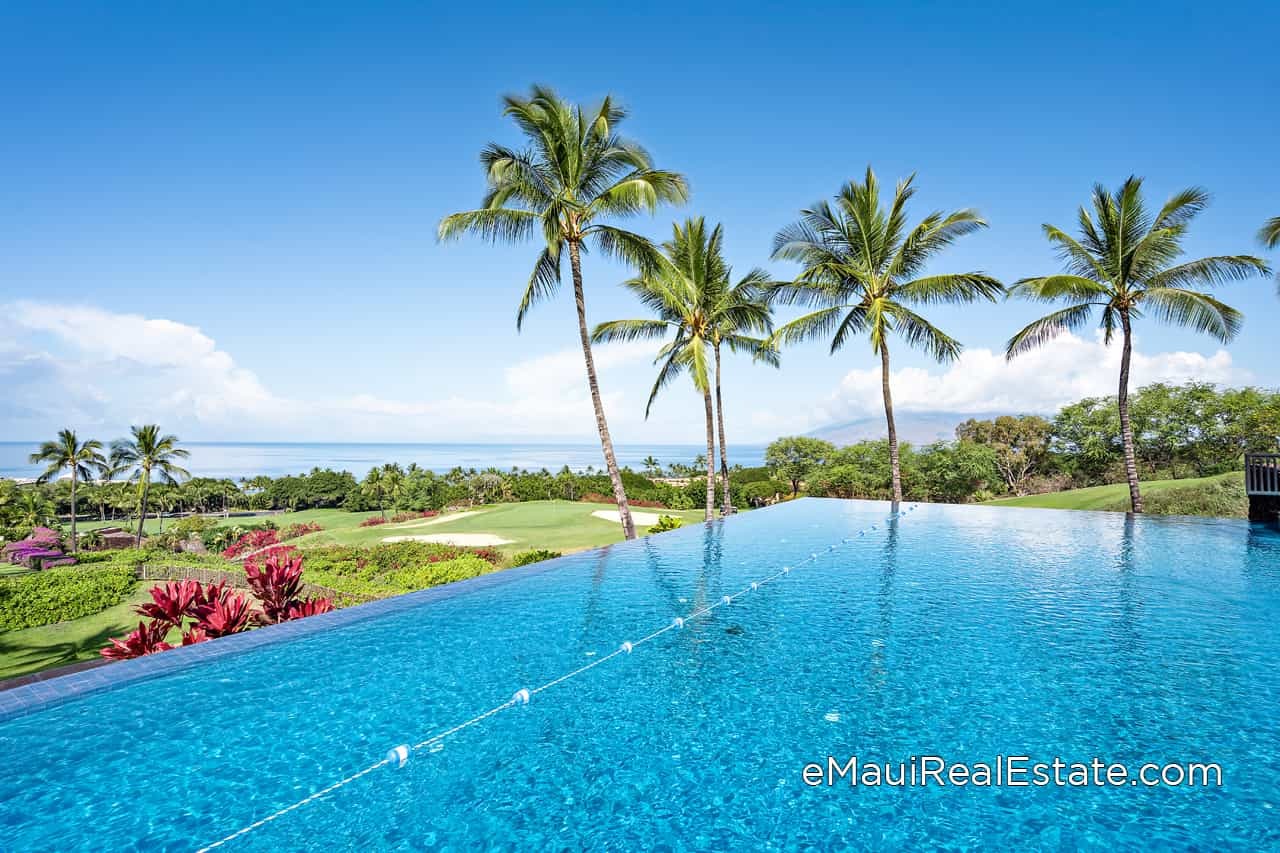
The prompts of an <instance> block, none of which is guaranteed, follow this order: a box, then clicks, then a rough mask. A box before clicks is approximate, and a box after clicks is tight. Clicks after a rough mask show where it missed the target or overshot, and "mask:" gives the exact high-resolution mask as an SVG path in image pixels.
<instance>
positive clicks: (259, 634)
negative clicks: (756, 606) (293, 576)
mask: <svg viewBox="0 0 1280 853" xmlns="http://www.w3.org/2000/svg"><path fill="white" fill-rule="evenodd" d="M798 500H811V499H810V498H800V499H798ZM797 502H798V501H797V500H792V501H786V502H783V503H781V504H775V505H774V506H785V505H787V504H794V503H797ZM769 509H773V507H772V506H770V507H761V508H760V509H758V510H752V512H751V513H733V514H731V515H729V516H728V517H723V518H717V519H715V520H714V521H711V522H705V521H704V522H698V523H694V524H688V525H685V526H684V527H681V528H677V529H676V530H673V531H668V532H667V533H664V534H657V535H672V534H675V535H680V534H681V533H682V532H683V533H686V534H687V533H688V532H690V531H694V530H698V531H701V530H704V529H705V528H706V526H707V525H708V524H713V525H716V524H724V523H725V522H726V521H728V520H729V519H732V518H739V517H744V516H750V515H751V514H753V513H756V512H760V511H763V510H769ZM647 538H648V536H640V537H637V538H636V539H634V540H631V541H633V542H643V541H644V540H645V539H647ZM629 544H630V543H629V542H627V541H623V542H615V543H613V544H610V545H602V546H600V547H599V548H589V549H586V550H584V551H575V552H573V553H572V554H565V555H564V556H561V557H556V558H554V559H551V560H543V561H541V562H538V563H530V564H529V565H527V566H515V567H513V568H510V569H501V570H499V571H496V572H490V573H489V574H485V575H480V576H478V577H474V578H468V579H466V580H461V581H454V582H453V583H447V584H443V585H442V586H436V587H431V588H430V589H421V590H417V591H416V592H408V593H405V594H403V595H396V596H392V597H390V598H383V599H379V600H378V601H370V602H367V603H365V604H357V605H355V606H353V607H344V608H342V609H340V610H333V611H330V612H328V613H321V614H318V615H316V616H308V617H307V618H305V619H294V620H292V621H289V622H281V623H279V624H276V625H265V626H263V627H261V628H256V629H254V630H252V631H245V632H243V633H240V634H232V635H231V636H228V637H219V638H217V639H215V640H208V641H206V642H203V643H196V644H195V645H191V646H178V647H177V648H174V649H169V650H168V651H164V652H160V653H158V654H152V655H144V656H143V657H139V658H132V659H130V660H123V661H117V662H113V663H110V664H107V665H103V664H101V663H99V662H97V661H87V662H86V661H82V662H79V663H77V664H72V665H71V666H68V667H60V668H59V669H60V670H63V671H62V672H60V673H58V674H53V673H50V674H49V675H47V676H46V677H44V678H35V676H39V675H40V673H33V674H31V676H18V677H19V678H26V677H32V678H34V680H33V681H31V682H29V683H25V684H20V685H17V686H14V687H11V688H9V689H7V690H0V722H4V721H7V720H10V719H13V718H14V717H21V716H25V715H26V714H30V713H34V712H37V711H44V710H47V709H49V708H52V707H54V706H56V705H61V704H63V703H66V702H69V701H72V700H75V699H79V698H82V697H84V696H87V695H89V694H91V693H96V692H99V691H103V690H107V689H110V688H114V687H119V686H121V685H124V684H129V683H131V682H135V681H144V680H147V679H151V678H158V677H161V676H164V675H169V674H171V673H175V672H179V671H181V670H184V669H188V668H190V667H193V666H195V665H197V664H200V663H204V662H206V661H209V660H213V659H216V658H222V657H229V656H234V655H238V654H244V653H246V652H249V651H252V650H254V649H257V648H260V647H262V646H269V645H275V644H277V643H284V642H288V641H291V640H296V639H299V638H301V637H305V636H308V635H311V634H317V633H320V632H322V631H326V630H329V629H331V628H337V627H340V626H343V625H349V624H352V623H355V622H364V621H367V620H370V619H377V618H381V617H383V616H388V615H391V614H393V613H399V612H401V611H404V610H410V609H413V608H415V607H419V606H421V605H423V604H427V603H429V602H432V601H444V600H447V599H450V598H456V597H457V596H459V595H467V594H469V593H473V592H477V591H479V590H482V589H488V588H491V587H495V586H500V585H502V584H506V583H511V582H513V581H516V580H519V579H521V578H527V577H532V576H534V575H539V574H543V573H546V572H550V571H555V570H556V569H558V568H560V567H561V566H562V565H563V563H564V561H567V560H575V559H580V558H581V557H582V556H583V555H584V554H600V553H602V552H608V551H610V550H612V549H615V548H620V547H626V546H628V545H629ZM85 664H90V665H88V666H85ZM72 667H77V670H76V671H74V672H66V671H65V670H69V669H71V668H72ZM80 667H83V668H80Z"/></svg>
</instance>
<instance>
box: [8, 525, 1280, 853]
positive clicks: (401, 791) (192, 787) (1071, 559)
mask: <svg viewBox="0 0 1280 853" xmlns="http://www.w3.org/2000/svg"><path fill="white" fill-rule="evenodd" d="M888 512H889V507H888V505H887V504H880V503H873V502H862V501H819V500H804V501H798V502H795V503H791V504H787V505H783V506H779V507H775V508H772V509H769V510H763V511H759V512H752V513H747V514H743V515H741V516H738V517H735V518H732V519H730V520H729V521H727V522H724V523H719V524H716V525H712V526H710V527H707V528H702V527H693V528H685V529H682V530H679V531H676V532H674V533H670V534H663V535H661V536H656V537H651V538H649V539H645V540H641V541H638V542H634V543H628V544H625V545H621V546H616V547H614V548H611V549H606V550H602V551H596V552H587V553H583V554H579V555H575V556H571V557H568V558H565V559H564V560H561V561H559V562H558V563H556V564H555V565H554V566H552V567H551V568H550V569H549V570H543V571H532V572H525V573H520V572H516V573H512V574H510V575H508V576H507V577H506V578H505V579H504V581H505V582H503V583H500V584H495V585H491V586H487V587H484V588H475V587H472V588H470V589H468V588H467V587H465V586H464V587H460V589H461V590H462V592H461V593H460V594H458V595H456V596H453V597H451V598H448V599H446V600H441V601H435V602H432V603H430V604H424V605H423V606H421V607H417V608H413V609H410V610H407V611H404V612H400V613H396V614H390V615H385V616H381V617H378V618H373V619H369V620H367V621H363V622H359V623H355V624H352V625H348V626H345V627H341V628H337V629H334V630H332V631H326V632H323V633H319V634H313V635H310V636H306V637H303V638H300V639H294V640H290V641H289V642H286V643H281V644H276V645H271V646H267V647H263V648H259V649H256V650H254V651H251V652H246V653H244V654H239V655H235V656H228V657H224V658H220V659H216V660H213V661H211V662H207V663H203V664H200V665H199V666H196V667H192V668H190V669H187V670H183V671H180V672H178V673H175V674H170V675H166V676H162V677H158V678H155V679H152V680H149V681H142V682H134V683H131V684H128V685H126V686H123V687H121V688H118V689H114V690H109V691H105V692H99V693H95V694H91V695H89V696H86V697H83V698H81V699H79V700H75V701H71V702H68V703H66V704H62V705H59V706H56V707H53V708H51V709H48V710H45V711H41V712H37V713H32V714H29V715H27V716H23V717H18V718H14V719H10V720H8V721H5V722H0V766H3V767H4V774H3V778H0V847H3V848H4V849H6V850H35V849H42V850H43V849H58V850H189V849H196V848H199V847H201V846H203V845H205V844H208V843H210V842H213V841H216V840H218V839H220V838H223V837H225V836H227V835H229V834H231V833H233V832H235V831H236V830H237V829H239V828H241V827H242V826H244V825H246V824H249V823H251V822H253V821H255V820H257V819H259V818H262V817H263V816H265V815H267V814H270V813H272V812H275V811H276V810H277V809H280V808H282V807H284V806H287V805H289V804H291V803H293V802H296V801H298V800H300V799H302V798H304V797H306V796H308V795H310V794H312V793H314V792H316V791H318V790H320V789H323V788H325V787H327V786H329V785H330V784H332V783H333V782H335V781H336V780H338V779H341V778H343V777H345V776H347V775H349V774H351V773H353V772H355V771H358V770H360V769H361V768H364V767H367V766H369V765H370V763H371V762H377V761H378V760H380V759H381V758H382V757H383V756H384V755H385V754H386V752H387V750H388V749H390V748H391V747H393V746H395V745H397V744H402V743H415V742H418V741H421V740H423V739H426V738H428V737H429V736H431V735H433V734H436V733H438V732H440V731H442V730H445V729H448V728H449V727H451V726H453V725H455V724H457V723H459V722H461V721H463V720H466V719H468V718H471V717H472V716H474V715H476V714H478V713H480V712H482V711H484V710H486V709H488V708H491V707H493V706H495V705H498V704H500V703H503V702H505V701H506V700H507V699H508V698H509V697H510V696H511V695H512V693H513V691H515V690H517V689H519V688H521V687H532V686H534V685H538V684H541V683H544V682H546V681H549V680H551V679H553V678H555V677H557V676H559V675H561V674H563V673H565V672H568V671H571V670H573V669H575V668H577V667H580V666H583V665H584V664H586V663H589V662H591V661H592V660H594V659H596V658H598V657H600V656H603V655H606V654H608V653H609V652H611V651H612V650H614V649H616V648H617V647H618V645H619V643H621V642H622V641H624V640H637V639H639V638H640V637H642V636H644V635H646V634H648V633H650V632H651V631H653V630H654V629H656V628H660V627H662V626H664V625H667V624H669V623H670V622H671V620H672V618H673V616H678V615H681V614H687V613H689V612H691V611H694V610H695V609H696V608H698V607H699V606H702V605H704V604H708V603H714V602H715V601H717V600H719V598H720V596H721V595H724V594H730V593H736V592H738V591H739V590H741V589H744V588H747V585H748V584H749V582H750V581H751V580H756V579H759V578H761V577H763V576H766V575H769V574H772V573H773V572H774V571H776V570H777V569H779V568H781V566H783V565H796V566H797V568H796V569H795V570H794V571H792V572H791V573H790V574H788V575H786V576H784V577H782V578H780V579H778V580H777V581H775V582H772V583H769V584H767V585H765V586H762V587H761V588H760V589H759V590H756V591H748V592H747V593H745V594H744V595H742V596H741V597H740V598H738V599H736V600H735V601H734V602H733V603H732V605H729V606H722V607H718V608H717V609H716V610H715V611H714V612H713V613H711V614H710V615H708V616H706V617H703V618H701V619H697V620H691V621H690V622H689V623H688V624H686V626H685V627H684V628H683V629H682V630H671V631H668V632H667V633H665V634H662V635H661V636H659V637H657V638H656V639H654V640H652V641H650V642H648V643H645V644H643V645H641V646H639V647H637V648H636V649H635V650H634V651H633V652H632V653H631V654H623V655H618V656H615V657H613V658H611V659H610V660H607V661H605V662H604V663H603V664H601V665H599V666H596V667H595V668H593V669H591V670H589V671H587V672H584V673H582V674H581V675H579V676H577V677H575V678H572V679H570V680H568V681H565V682H563V683H561V684H559V685H557V686H555V687H552V688H550V689H548V690H546V691H543V692H541V693H538V694H536V695H535V696H534V697H533V701H531V702H530V703H529V704H528V705H527V706H516V707H512V708H509V709H507V710H504V711H502V712H499V713H497V714H495V715H493V716H491V717H489V718H488V719H486V720H484V721H482V722H480V723H478V724H476V725H473V726H471V727H469V728H466V729H464V730H462V731H460V732H459V733H457V734H456V735H454V736H452V737H449V738H447V739H445V740H444V741H442V742H441V743H440V744H437V746H436V747H432V748H424V749H422V750H418V751H416V752H414V753H413V754H412V755H411V757H410V759H409V761H408V763H407V764H406V765H405V766H404V767H403V768H399V769H395V768H392V767H381V768H378V769H376V770H374V771H373V772H371V773H369V774H368V775H366V776H363V777H362V778H360V779H357V780H355V781H353V782H351V783H350V784H348V785H346V786H344V787H342V788H340V789H338V790H336V791H334V792H332V793H330V794H328V795H326V796H324V797H321V798H319V799H318V800H315V801H313V802H311V803H309V804H308V805H305V806H303V807H301V808H299V809H297V810H296V811H293V812H290V813H288V814H285V815H284V816H282V817H280V818H278V819H276V820H273V821H271V822H269V823H267V824H265V825H263V826H262V827H260V828H259V829H256V830H254V831H252V832H250V833H248V834H246V835H243V836H241V837H239V838H237V839H235V840H233V841H231V842H229V843H228V844H227V845H226V846H225V847H223V848H220V849H222V850H275V851H282V850H333V849H351V848H357V847H359V848H363V849H366V850H384V849H385V850H464V849H472V848H476V847H483V848H491V849H516V848H521V849H546V848H557V849H576V848H596V849H599V848H607V849H615V850H635V849H651V848H652V849H667V850H726V849H777V850H792V849H847V848H856V849H901V848H904V847H928V848H945V849H963V848H973V847H999V848H1009V847H1013V846H1015V845H1017V846H1027V847H1031V848H1034V849H1055V850H1070V849H1082V848H1083V849H1097V850H1111V849H1117V848H1124V847H1142V848H1148V849H1149V848H1189V847H1190V848H1199V849H1205V850H1210V849H1228V848H1237V849H1254V850H1256V849H1267V848H1277V847H1280V820H1277V818H1278V817H1280V786H1278V784H1277V774H1276V763H1277V762H1276V759H1277V744H1280V720H1278V719H1277V709H1278V708H1280V663H1278V661H1280V631H1277V627H1276V626H1277V625H1280V536H1278V535H1277V534H1276V533H1275V532H1274V531H1273V530H1267V529H1263V528H1261V527H1257V526H1253V527H1251V526H1250V525H1248V524H1246V523H1243V522H1235V521H1210V520H1192V519H1174V518H1140V519H1136V520H1134V519H1126V517H1125V516H1123V515H1116V514H1103V513H1084V512H1054V511H1047V510H1023V509H999V508H986V507H942V506H921V507H920V508H919V509H918V510H917V511H915V512H913V513H910V514H908V515H907V516H905V517H904V518H902V519H901V520H898V521H895V522H893V523H890V524H888V525H886V524H885V523H884V519H885V518H886V516H887V515H888ZM872 524H876V525H877V526H878V527H879V529H878V530H876V531H874V532H871V533H868V534H867V535H866V536H864V537H861V538H859V537H857V536H856V533H857V531H858V530H861V529H866V528H867V527H869V526H870V525H872ZM851 536H852V537H853V541H851V542H848V543H846V544H843V545H842V546H840V547H838V548H836V549H835V550H828V548H829V546H830V545H831V544H833V543H838V542H840V541H841V540H843V539H845V538H847V537H851ZM812 553H816V554H818V557H817V558H816V559H810V560H808V561H807V562H805V564H804V565H800V563H801V561H803V560H805V558H807V557H809V555H810V554H812ZM535 568H536V567H535ZM264 630H271V629H264ZM433 750H434V751H433ZM1015 753H1021V754H1026V755H1029V756H1032V757H1035V758H1037V759H1042V760H1050V759H1052V758H1053V757H1054V756H1060V757H1062V758H1063V759H1064V760H1066V761H1088V760H1090V759H1091V758H1092V757H1094V756H1100V757H1102V758H1103V759H1104V760H1107V761H1116V762H1132V763H1133V766H1134V767H1137V766H1138V764H1140V763H1142V762H1146V761H1154V762H1160V763H1164V762H1175V761H1176V762H1189V761H1206V762H1217V763H1219V764H1221V766H1222V768H1223V777H1224V782H1225V785H1224V787H1222V788H1171V787H1158V788H1146V787H1122V788H1114V789H1105V788H1057V787H1043V788H1035V787H1030V788H972V787H967V788H958V787H946V788H940V787H937V786H930V787H926V788H891V787H880V788H871V787H857V788H852V787H849V786H848V785H847V784H843V783H842V784H839V785H837V786H835V787H832V788H826V787H817V788H810V787H808V786H806V785H805V784H804V783H803V781H802V772H803V768H804V766H805V765H806V764H807V763H809V762H812V761H820V760H824V759H825V756H827V755H828V754H832V755H835V756H838V757H840V758H841V760H844V759H846V758H847V757H848V756H850V755H858V756H860V757H861V758H862V759H863V760H864V761H878V762H886V761H891V762H898V761H906V760H908V759H909V758H910V757H911V756H913V755H916V756H919V755H923V754H935V755H939V756H943V757H945V758H947V759H948V760H951V761H973V762H977V761H990V760H993V759H994V757H995V756H996V755H1000V754H1004V755H1009V754H1015Z"/></svg>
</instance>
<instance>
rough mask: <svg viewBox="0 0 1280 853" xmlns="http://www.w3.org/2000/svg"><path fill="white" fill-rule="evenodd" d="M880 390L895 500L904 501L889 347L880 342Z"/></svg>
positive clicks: (897, 501) (896, 501) (895, 501)
mask: <svg viewBox="0 0 1280 853" xmlns="http://www.w3.org/2000/svg"><path fill="white" fill-rule="evenodd" d="M880 391H881V393H883V394H884V419H885V422H886V423H887V424H888V426H889V467H890V469H891V470H892V472H893V502H894V503H902V469H901V467H900V466H899V459H898V427H897V426H896V425H895V424H894V422H893V395H892V394H890V393H889V347H888V346H887V345H886V344H885V343H884V342H883V341H882V342H881V343H880Z"/></svg>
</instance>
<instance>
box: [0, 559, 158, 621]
mask: <svg viewBox="0 0 1280 853" xmlns="http://www.w3.org/2000/svg"><path fill="white" fill-rule="evenodd" d="M134 583H135V579H134V574H133V571H132V570H131V569H129V568H127V567H122V566H113V567H105V568H100V567H84V566H64V567H59V568H54V569H47V570H45V571H43V572H38V573H35V574H30V575H20V576H18V577H13V578H0V630H2V631H14V630H18V629H19V628H34V627H36V626H38V625H52V624H53V623H55V622H65V621H67V620H69V619H79V618H80V617H82V616H90V615H92V614H94V613H99V612H101V611H103V610H106V609H107V608H108V607H112V606H114V605H116V604H119V603H120V602H122V601H124V599H125V596H127V595H128V594H129V591H130V590H132V589H133V585H134Z"/></svg>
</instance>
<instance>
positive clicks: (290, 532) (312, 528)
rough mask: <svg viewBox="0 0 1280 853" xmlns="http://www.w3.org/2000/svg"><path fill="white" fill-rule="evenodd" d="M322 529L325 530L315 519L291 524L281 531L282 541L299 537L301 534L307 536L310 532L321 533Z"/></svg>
mask: <svg viewBox="0 0 1280 853" xmlns="http://www.w3.org/2000/svg"><path fill="white" fill-rule="evenodd" d="M321 530H324V528H323V527H321V526H320V525H319V524H317V523H316V522H314V521H303V522H299V523H297V524H290V525H289V526H288V527H286V528H284V529H283V530H281V531H280V541H281V542H285V541H287V540H289V539H297V538H298V537H299V536H306V535H307V534H308V533H319V532H320V531H321Z"/></svg>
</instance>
